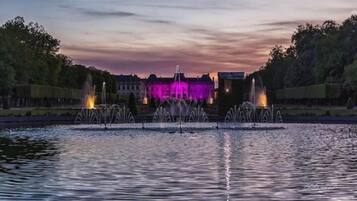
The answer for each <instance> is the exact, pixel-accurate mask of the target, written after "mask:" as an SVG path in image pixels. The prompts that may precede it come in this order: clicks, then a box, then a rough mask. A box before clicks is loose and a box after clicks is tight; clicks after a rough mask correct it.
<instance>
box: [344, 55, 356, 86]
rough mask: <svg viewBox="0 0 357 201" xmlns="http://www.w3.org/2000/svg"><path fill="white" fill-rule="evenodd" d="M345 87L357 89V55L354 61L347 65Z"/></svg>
mask: <svg viewBox="0 0 357 201" xmlns="http://www.w3.org/2000/svg"><path fill="white" fill-rule="evenodd" d="M345 78H346V79H345V83H344V84H345V87H346V88H349V89H352V90H356V89H357V57H356V59H355V60H354V62H353V63H352V64H350V65H348V66H346V67H345Z"/></svg>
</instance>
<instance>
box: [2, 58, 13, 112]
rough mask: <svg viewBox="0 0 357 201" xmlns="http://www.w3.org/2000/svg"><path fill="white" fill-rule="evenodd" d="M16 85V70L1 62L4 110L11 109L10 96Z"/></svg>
mask: <svg viewBox="0 0 357 201" xmlns="http://www.w3.org/2000/svg"><path fill="white" fill-rule="evenodd" d="M14 84H15V70H14V69H13V68H12V66H10V65H7V64H5V63H4V62H3V61H1V60H0V94H1V96H2V100H3V108H4V109H8V108H9V95H10V92H11V89H12V87H13V86H14Z"/></svg>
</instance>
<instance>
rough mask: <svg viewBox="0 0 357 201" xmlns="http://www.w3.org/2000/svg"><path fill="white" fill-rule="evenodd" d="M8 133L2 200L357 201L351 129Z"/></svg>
mask: <svg viewBox="0 0 357 201" xmlns="http://www.w3.org/2000/svg"><path fill="white" fill-rule="evenodd" d="M287 127H288V128H287V129H285V130H274V131H232V130H219V131H216V130H212V131H209V130H205V131H202V132H196V133H184V134H170V133H165V132H155V131H135V132H134V131H130V130H120V131H114V130H113V131H107V132H102V131H98V130H96V131H89V130H86V131H83V130H73V129H71V128H70V127H51V128H47V129H30V130H18V131H14V132H12V133H11V134H8V133H7V134H6V133H0V167H1V170H0V180H1V183H0V200H8V199H20V200H31V199H32V200H76V199H84V200H86V199H90V198H93V199H99V200H109V199H116V200H123V199H128V198H129V199H132V200H150V199H152V200H160V199H161V200H187V199H192V200H202V199H204V200H326V199H335V200H353V199H354V198H355V197H356V196H357V194H356V193H355V184H356V183H357V163H356V161H357V154H356V152H357V151H356V149H355V146H354V145H357V143H356V139H357V138H354V136H355V133H354V132H355V131H356V130H354V127H353V126H349V125H298V124H297V125H294V124H291V125H288V126H287Z"/></svg>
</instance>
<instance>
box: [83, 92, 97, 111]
mask: <svg viewBox="0 0 357 201" xmlns="http://www.w3.org/2000/svg"><path fill="white" fill-rule="evenodd" d="M95 98H96V96H94V95H87V96H86V100H85V102H84V103H85V107H86V109H90V110H91V109H95Z"/></svg>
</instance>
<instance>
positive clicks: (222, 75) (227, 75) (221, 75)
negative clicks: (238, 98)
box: [218, 72, 245, 80]
mask: <svg viewBox="0 0 357 201" xmlns="http://www.w3.org/2000/svg"><path fill="white" fill-rule="evenodd" d="M244 76H245V73H244V72H218V79H226V80H243V79H244Z"/></svg>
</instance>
